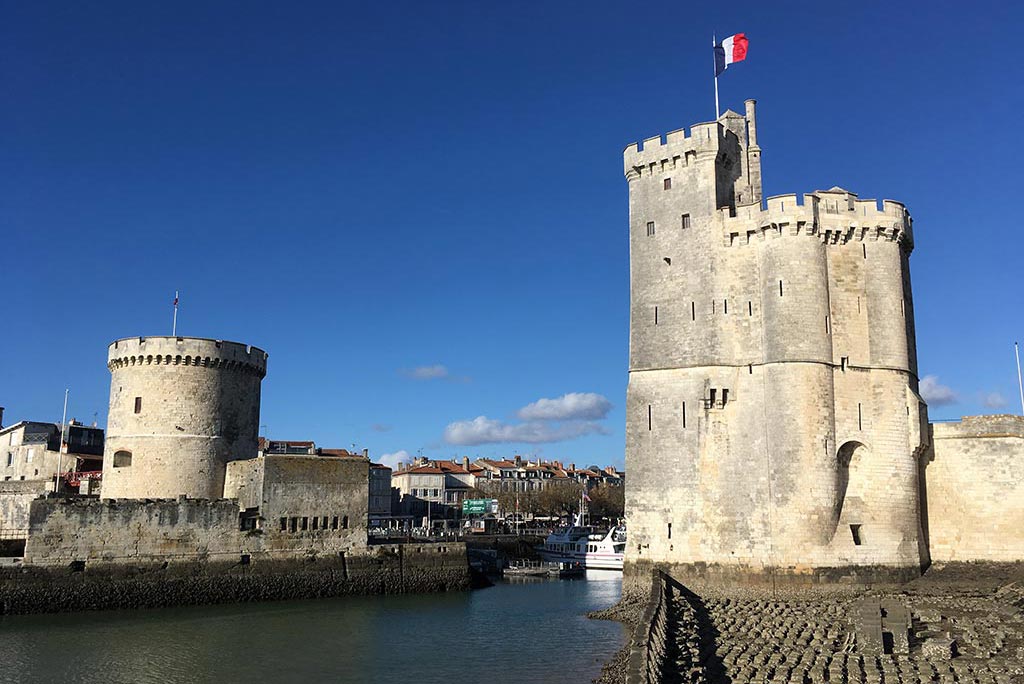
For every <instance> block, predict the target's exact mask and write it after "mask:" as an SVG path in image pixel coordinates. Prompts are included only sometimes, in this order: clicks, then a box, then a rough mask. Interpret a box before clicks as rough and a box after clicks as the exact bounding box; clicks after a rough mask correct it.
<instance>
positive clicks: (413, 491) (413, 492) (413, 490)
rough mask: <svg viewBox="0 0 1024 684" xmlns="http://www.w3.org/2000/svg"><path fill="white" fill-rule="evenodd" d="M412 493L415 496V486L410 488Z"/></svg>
mask: <svg viewBox="0 0 1024 684" xmlns="http://www.w3.org/2000/svg"><path fill="white" fill-rule="evenodd" d="M412 495H413V496H416V488H415V487H413V488H412Z"/></svg>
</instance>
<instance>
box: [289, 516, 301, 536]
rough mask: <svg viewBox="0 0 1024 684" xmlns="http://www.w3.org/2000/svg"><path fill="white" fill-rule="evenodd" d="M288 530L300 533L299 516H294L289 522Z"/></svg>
mask: <svg viewBox="0 0 1024 684" xmlns="http://www.w3.org/2000/svg"><path fill="white" fill-rule="evenodd" d="M288 529H289V530H290V531H291V532H298V530H299V518H298V516H292V518H291V520H289V521H288Z"/></svg>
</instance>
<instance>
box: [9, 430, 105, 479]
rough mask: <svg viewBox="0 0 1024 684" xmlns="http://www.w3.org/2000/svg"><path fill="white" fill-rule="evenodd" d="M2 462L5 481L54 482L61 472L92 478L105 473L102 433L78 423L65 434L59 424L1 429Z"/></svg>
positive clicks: (65, 431)
mask: <svg viewBox="0 0 1024 684" xmlns="http://www.w3.org/2000/svg"><path fill="white" fill-rule="evenodd" d="M62 432H63V434H64V439H63V442H62V439H61V436H62ZM0 458H2V459H3V460H2V465H3V480H5V481H11V480H17V481H22V480H50V481H52V480H53V478H54V476H55V475H56V474H57V473H58V472H61V473H76V472H81V471H86V472H89V473H90V474H91V473H94V472H96V471H99V470H102V464H103V430H102V429H101V428H98V427H91V426H88V425H82V424H81V423H79V422H77V421H75V420H71V421H70V422H68V424H67V427H66V428H65V429H64V430H63V431H62V430H61V426H60V424H59V423H40V422H36V421H30V420H23V421H21V422H19V423H15V424H14V425H10V426H8V427H5V428H0Z"/></svg>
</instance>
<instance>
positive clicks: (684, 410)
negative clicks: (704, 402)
mask: <svg viewBox="0 0 1024 684" xmlns="http://www.w3.org/2000/svg"><path fill="white" fill-rule="evenodd" d="M685 428H686V402H685V401H684V402H683V429H685Z"/></svg>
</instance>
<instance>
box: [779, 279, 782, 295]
mask: <svg viewBox="0 0 1024 684" xmlns="http://www.w3.org/2000/svg"><path fill="white" fill-rule="evenodd" d="M779 296H780V297H781V296H782V281H781V280H780V281H779Z"/></svg>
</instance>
